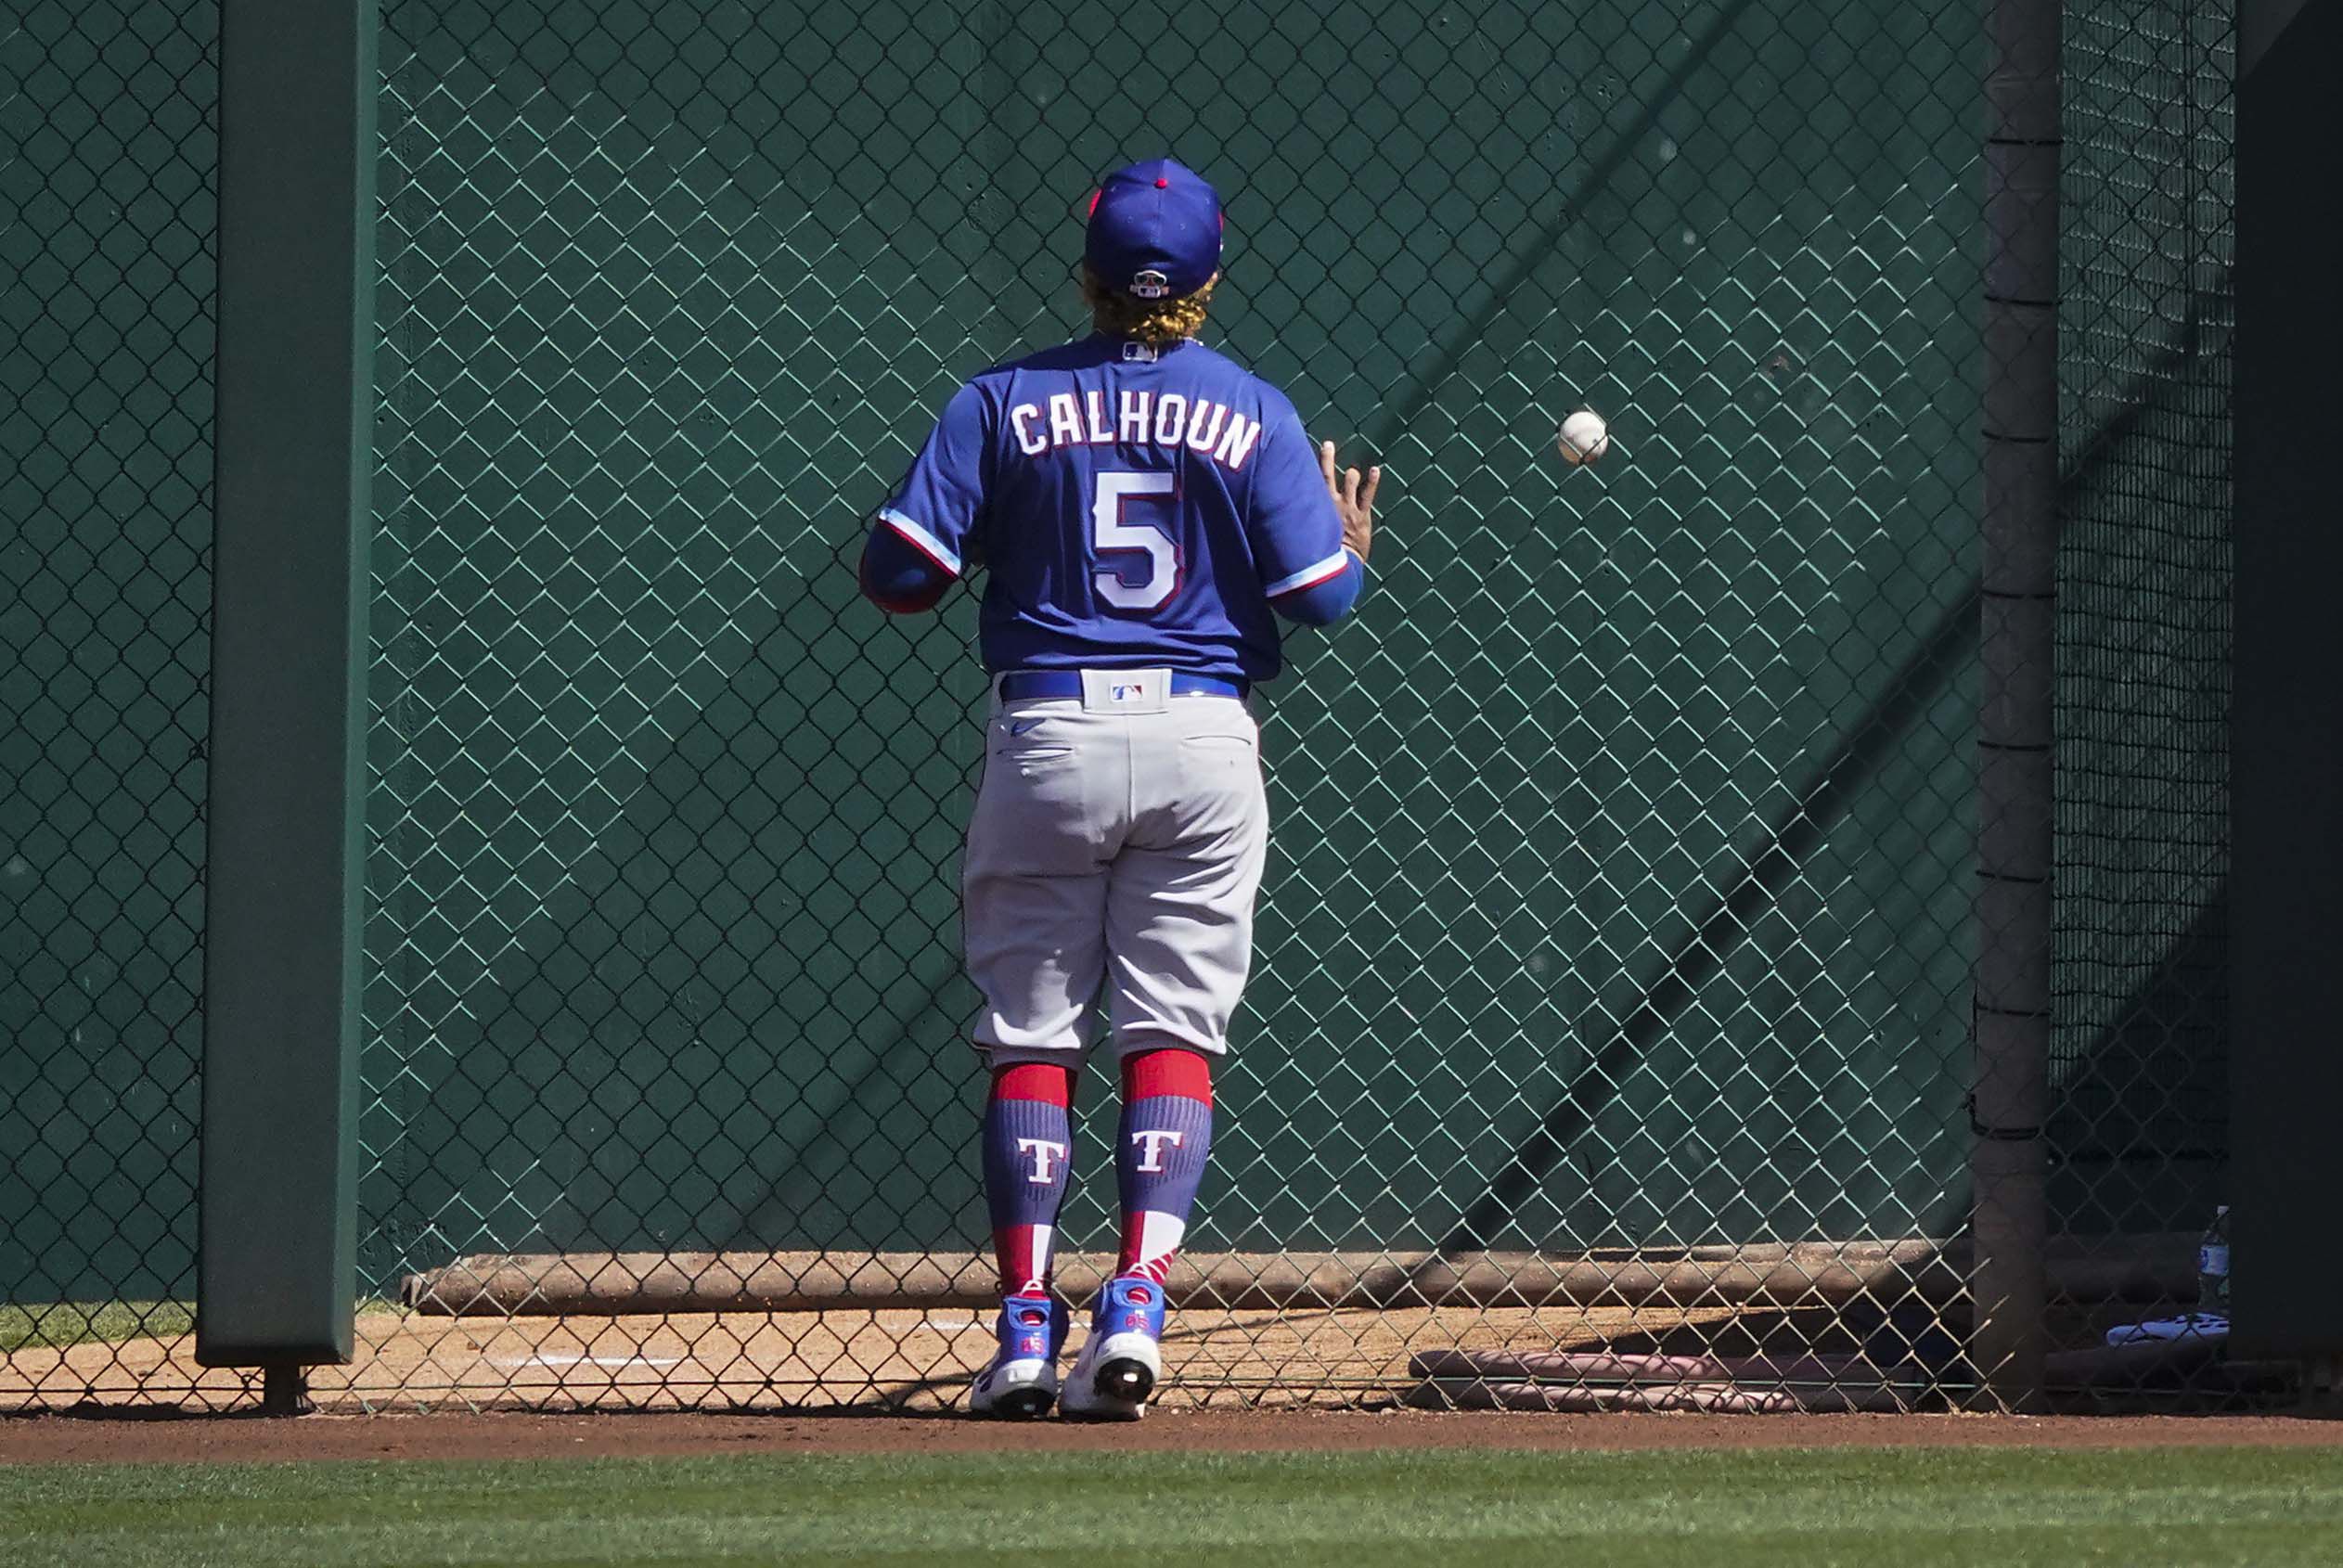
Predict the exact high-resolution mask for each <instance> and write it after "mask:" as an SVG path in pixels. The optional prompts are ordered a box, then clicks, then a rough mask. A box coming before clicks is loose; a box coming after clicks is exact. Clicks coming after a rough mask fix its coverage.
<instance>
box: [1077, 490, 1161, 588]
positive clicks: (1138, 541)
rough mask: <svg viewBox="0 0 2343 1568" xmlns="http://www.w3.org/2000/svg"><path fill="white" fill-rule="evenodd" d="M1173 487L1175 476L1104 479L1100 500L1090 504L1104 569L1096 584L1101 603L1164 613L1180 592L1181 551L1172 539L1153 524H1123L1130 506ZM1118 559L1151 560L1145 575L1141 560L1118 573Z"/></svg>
mask: <svg viewBox="0 0 2343 1568" xmlns="http://www.w3.org/2000/svg"><path fill="white" fill-rule="evenodd" d="M1172 486H1173V476H1172V475H1170V474H1131V473H1105V474H1101V475H1099V485H1098V495H1097V497H1096V498H1095V499H1094V500H1093V501H1092V502H1091V503H1090V542H1091V544H1092V546H1094V547H1095V553H1096V555H1097V557H1098V560H1099V570H1098V571H1097V572H1093V573H1091V576H1090V581H1091V583H1092V584H1093V585H1095V586H1096V587H1097V588H1098V591H1099V598H1102V599H1104V600H1105V601H1106V602H1107V603H1108V604H1111V605H1113V606H1114V608H1115V609H1117V610H1161V609H1162V608H1163V607H1164V606H1165V605H1166V604H1168V603H1170V602H1171V597H1172V595H1174V594H1176V593H1178V591H1179V546H1178V544H1177V543H1176V542H1174V540H1173V538H1172V536H1171V535H1170V534H1168V533H1165V532H1164V531H1163V530H1162V529H1160V528H1157V527H1155V526H1154V525H1152V524H1151V523H1143V522H1126V521H1123V511H1124V508H1125V506H1126V503H1128V502H1130V501H1132V500H1135V499H1137V498H1139V497H1140V496H1147V495H1161V496H1169V495H1172V494H1173V488H1172ZM1117 556H1121V557H1129V556H1145V557H1146V558H1147V570H1146V572H1145V573H1144V574H1141V573H1140V572H1139V563H1138V562H1136V561H1132V562H1129V563H1128V564H1127V565H1124V566H1121V567H1120V568H1119V569H1118V567H1117V566H1116V565H1115V564H1114V562H1113V561H1112V559H1110V558H1113V557H1117ZM1134 579H1136V581H1135V580H1134Z"/></svg>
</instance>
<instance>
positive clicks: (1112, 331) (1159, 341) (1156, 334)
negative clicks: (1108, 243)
mask: <svg viewBox="0 0 2343 1568" xmlns="http://www.w3.org/2000/svg"><path fill="white" fill-rule="evenodd" d="M1219 281H1220V275H1219V274H1218V273H1217V272H1216V273H1214V274H1213V275H1212V276H1210V277H1207V278H1205V279H1204V285H1203V287H1201V288H1199V289H1197V290H1196V291H1195V292H1194V293H1192V294H1187V295H1183V296H1182V297H1180V298H1179V299H1177V300H1138V299H1133V298H1132V297H1131V296H1130V295H1128V294H1121V293H1117V292H1115V291H1114V289H1109V288H1108V287H1107V286H1106V285H1105V284H1103V283H1101V282H1100V281H1099V276H1098V274H1096V273H1094V272H1092V271H1091V270H1090V269H1089V268H1088V266H1085V267H1084V268H1083V269H1082V301H1083V302H1084V303H1085V304H1087V305H1088V306H1089V307H1090V323H1091V325H1092V326H1094V327H1096V328H1098V329H1099V330H1100V331H1101V332H1104V333H1105V334H1106V335H1107V336H1109V337H1111V338H1136V339H1137V340H1138V341H1140V342H1142V343H1146V344H1149V345H1151V346H1152V347H1154V348H1159V349H1160V348H1163V347H1164V346H1165V345H1166V344H1169V343H1176V342H1178V341H1180V340H1181V339H1182V338H1192V337H1194V336H1195V335H1196V329H1197V328H1200V327H1202V326H1203V325H1204V316H1205V315H1207V314H1209V311H1210V307H1211V304H1212V290H1213V288H1214V286H1215V285H1217V283H1219Z"/></svg>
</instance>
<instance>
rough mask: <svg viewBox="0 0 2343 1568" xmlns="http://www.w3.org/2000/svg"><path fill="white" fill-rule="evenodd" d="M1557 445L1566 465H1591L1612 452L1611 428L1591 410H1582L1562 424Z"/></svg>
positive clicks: (1600, 416) (1601, 417)
mask: <svg viewBox="0 0 2343 1568" xmlns="http://www.w3.org/2000/svg"><path fill="white" fill-rule="evenodd" d="M1555 444H1556V445H1558V446H1560V447H1561V448H1562V460H1563V461H1564V462H1565V463H1591V462H1593V461H1594V460H1595V459H1596V458H1598V457H1600V456H1603V454H1604V453H1605V452H1608V451H1610V450H1611V427H1610V426H1608V425H1606V424H1604V423H1603V416H1602V415H1600V414H1598V413H1596V412H1595V411H1594V410H1593V409H1591V408H1581V409H1579V410H1578V411H1577V413H1576V414H1573V415H1571V416H1570V418H1567V419H1564V421H1563V422H1562V434H1561V436H1560V437H1559V438H1558V439H1557V440H1556V442H1555Z"/></svg>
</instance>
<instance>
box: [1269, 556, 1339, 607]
mask: <svg viewBox="0 0 2343 1568" xmlns="http://www.w3.org/2000/svg"><path fill="white" fill-rule="evenodd" d="M1349 564H1350V552H1349V551H1348V550H1346V549H1344V550H1336V551H1335V552H1334V553H1333V554H1332V555H1331V556H1328V557H1327V558H1326V559H1324V560H1321V561H1320V562H1318V563H1317V564H1316V565H1314V566H1306V567H1304V568H1302V570H1301V571H1299V572H1295V573H1294V575H1292V576H1291V577H1281V578H1279V579H1278V580H1277V581H1276V582H1274V583H1271V584H1270V585H1268V587H1266V588H1264V589H1262V590H1261V591H1262V592H1263V593H1265V594H1267V595H1268V597H1269V598H1277V597H1278V596H1279V595H1280V594H1291V593H1297V592H1299V591H1300V590H1302V589H1304V588H1314V587H1316V586H1317V585H1319V584H1320V583H1323V582H1325V581H1326V580H1327V579H1328V578H1329V577H1332V576H1334V575H1336V574H1337V573H1339V572H1341V571H1342V570H1343V568H1345V567H1346V566H1348V565H1349Z"/></svg>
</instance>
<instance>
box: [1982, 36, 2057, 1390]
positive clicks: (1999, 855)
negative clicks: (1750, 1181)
mask: <svg viewBox="0 0 2343 1568" xmlns="http://www.w3.org/2000/svg"><path fill="white" fill-rule="evenodd" d="M1986 25H1987V32H1988V35H1989V58H1988V62H1987V70H1986V79H1985V100H1986V114H1987V124H1986V140H1985V169H1986V197H1985V239H1986V261H1985V397H1984V404H1985V508H1984V521H1983V528H1982V534H1983V539H1982V546H1983V557H1984V559H1983V561H1982V581H1983V590H1984V591H1983V593H1982V594H1981V595H1980V598H1979V611H1978V612H1979V614H1980V615H1981V616H1982V618H1983V619H1982V623H1981V625H1980V635H1981V641H1982V651H1983V665H1984V692H1983V698H1982V704H1981V707H1980V710H1979V713H1978V718H1977V896H1976V913H1977V969H1976V1012H1975V1019H1976V1079H1975V1084H1976V1087H1975V1089H1974V1091H1973V1093H1972V1096H1971V1099H1970V1112H1969V1113H1970V1124H1971V1130H1972V1132H1973V1133H1974V1135H1975V1137H1976V1142H1975V1144H1974V1146H1973V1148H1972V1151H1971V1154H1970V1163H1969V1170H1970V1176H1971V1182H1972V1189H1973V1190H1972V1198H1973V1202H1974V1204H1975V1207H1974V1210H1973V1218H1972V1225H1973V1227H1974V1232H1975V1240H1976V1277H1975V1279H1974V1280H1973V1282H1972V1301H1973V1305H1974V1307H1975V1310H1976V1325H1975V1329H1974V1330H1973V1333H1972V1338H1971V1343H1970V1355H1971V1359H1972V1363H1973V1365H1974V1366H1975V1367H1976V1372H1977V1375H1978V1377H1979V1379H1980V1380H1981V1381H1982V1383H1983V1385H1984V1386H1983V1389H1982V1393H1983V1394H1984V1396H1985V1398H1986V1400H1987V1401H1988V1402H1989V1403H1991V1404H1995V1405H1999V1406H2001V1407H2004V1408H2010V1409H2028V1408H2032V1407H2036V1406H2038V1405H2039V1404H2040V1399H2041V1390H2042V1357H2043V1353H2044V1349H2045V1346H2044V1335H2045V1329H2044V1311H2045V1307H2046V1305H2047V1303H2046V1301H2045V1295H2046V1290H2047V1287H2046V1283H2045V1277H2044V1267H2043V1250H2044V1245H2045V1241H2046V1239H2047V1234H2048V1228H2049V1227H2048V1221H2047V1216H2046V1212H2045V1207H2044V1200H2043V1151H2042V1122H2043V1119H2044V1116H2045V1114H2046V1110H2047V1106H2048V1101H2049V1064H2050V932H2051V924H2050V904H2051V885H2050V875H2051V765H2052V758H2051V693H2052V681H2053V666H2052V654H2053V646H2054V645H2053V635H2054V630H2055V615H2056V595H2055V589H2056V582H2057V578H2056V567H2057V533H2058V514H2057V501H2058V303H2057V292H2058V165H2059V71H2058V48H2059V4H2058V0H1993V4H1992V5H1991V6H1990V7H1989V10H1988V14H1987V24H1986Z"/></svg>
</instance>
